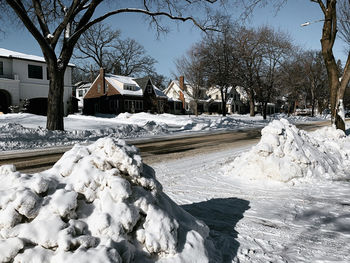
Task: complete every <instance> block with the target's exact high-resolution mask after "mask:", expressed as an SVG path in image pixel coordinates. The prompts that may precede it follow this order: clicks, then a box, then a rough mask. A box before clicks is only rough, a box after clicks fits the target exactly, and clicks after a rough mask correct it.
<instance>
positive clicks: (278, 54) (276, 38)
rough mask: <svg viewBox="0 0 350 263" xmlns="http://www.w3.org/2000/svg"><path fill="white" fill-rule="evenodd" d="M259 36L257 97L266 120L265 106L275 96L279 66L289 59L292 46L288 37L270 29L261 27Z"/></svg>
mask: <svg viewBox="0 0 350 263" xmlns="http://www.w3.org/2000/svg"><path fill="white" fill-rule="evenodd" d="M258 33H259V35H261V39H262V41H261V45H262V47H263V48H262V49H263V54H262V57H261V58H262V67H260V69H261V70H260V72H257V73H256V74H257V84H258V88H257V97H258V100H259V101H260V103H261V105H262V115H263V118H264V119H266V114H267V105H268V103H269V102H271V101H272V99H273V98H274V97H275V96H276V95H277V92H278V90H277V88H278V85H276V84H277V79H278V77H279V73H280V70H279V68H280V66H281V64H282V63H283V61H285V60H287V59H289V58H290V54H291V53H292V50H293V45H292V42H291V39H290V37H289V35H287V34H285V33H283V32H280V31H275V30H273V29H272V28H270V27H266V26H265V27H262V28H260V29H259V30H258Z"/></svg>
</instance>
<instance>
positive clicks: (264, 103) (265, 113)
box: [262, 102, 267, 120]
mask: <svg viewBox="0 0 350 263" xmlns="http://www.w3.org/2000/svg"><path fill="white" fill-rule="evenodd" d="M262 113H263V119H264V120H266V119H267V102H263V103H262Z"/></svg>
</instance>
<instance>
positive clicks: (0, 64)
mask: <svg viewBox="0 0 350 263" xmlns="http://www.w3.org/2000/svg"><path fill="white" fill-rule="evenodd" d="M0 75H4V62H2V61H0Z"/></svg>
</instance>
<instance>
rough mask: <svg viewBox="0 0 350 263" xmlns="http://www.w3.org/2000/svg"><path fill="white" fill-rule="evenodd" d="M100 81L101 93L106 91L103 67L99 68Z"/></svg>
mask: <svg viewBox="0 0 350 263" xmlns="http://www.w3.org/2000/svg"><path fill="white" fill-rule="evenodd" d="M100 81H101V88H102V94H105V93H106V90H105V89H106V87H105V86H106V83H105V69H104V68H102V67H101V68H100Z"/></svg>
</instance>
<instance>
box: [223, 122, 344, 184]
mask: <svg viewBox="0 0 350 263" xmlns="http://www.w3.org/2000/svg"><path fill="white" fill-rule="evenodd" d="M261 134H262V137H261V140H260V142H259V143H258V144H257V145H256V146H254V147H253V148H252V149H251V150H250V151H248V152H246V153H243V154H242V155H241V156H239V157H237V158H236V159H235V160H234V161H233V162H232V163H230V164H228V165H227V166H226V167H224V170H225V174H226V175H235V176H240V177H244V178H248V179H266V178H269V179H273V180H278V181H282V182H288V181H291V180H299V181H300V180H301V181H303V180H305V181H307V180H310V179H316V180H322V179H324V180H348V179H350V169H349V168H350V139H349V138H348V137H346V136H345V134H344V132H343V131H341V130H336V129H334V128H330V127H327V128H323V129H320V130H318V131H316V132H314V133H310V134H309V133H307V132H305V131H303V130H299V129H297V128H296V127H295V126H294V125H292V124H290V123H289V122H288V121H287V120H285V119H281V120H274V121H273V122H271V123H270V124H269V125H268V126H266V127H265V128H264V129H263V130H262V131H261Z"/></svg>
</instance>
